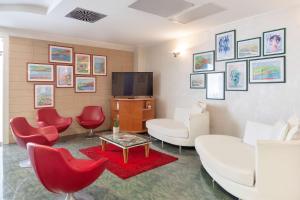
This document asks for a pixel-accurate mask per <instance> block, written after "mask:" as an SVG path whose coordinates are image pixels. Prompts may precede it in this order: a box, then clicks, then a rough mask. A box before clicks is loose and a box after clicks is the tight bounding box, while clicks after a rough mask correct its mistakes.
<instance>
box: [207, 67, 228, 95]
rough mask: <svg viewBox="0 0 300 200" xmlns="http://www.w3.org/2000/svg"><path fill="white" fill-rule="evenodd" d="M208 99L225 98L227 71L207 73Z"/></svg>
mask: <svg viewBox="0 0 300 200" xmlns="http://www.w3.org/2000/svg"><path fill="white" fill-rule="evenodd" d="M206 99H211V100H225V72H209V73H207V74H206Z"/></svg>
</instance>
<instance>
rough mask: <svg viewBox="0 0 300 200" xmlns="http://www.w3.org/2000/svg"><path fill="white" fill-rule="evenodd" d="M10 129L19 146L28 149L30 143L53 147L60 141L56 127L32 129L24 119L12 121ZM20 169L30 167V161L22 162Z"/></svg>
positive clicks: (17, 118) (18, 118)
mask: <svg viewBox="0 0 300 200" xmlns="http://www.w3.org/2000/svg"><path fill="white" fill-rule="evenodd" d="M10 127H11V130H12V133H13V136H14V138H15V140H16V142H17V144H18V145H19V146H20V147H22V148H25V149H26V144H27V143H29V142H33V143H37V144H43V145H47V146H52V145H54V143H55V142H56V141H57V139H58V132H57V130H56V128H55V127H54V126H48V127H43V128H34V127H32V126H31V125H30V124H29V123H28V122H27V120H26V119H25V118H24V117H16V118H13V119H11V120H10ZM19 165H20V167H30V166H31V165H30V161H29V159H27V160H25V161H21V162H20V164H19Z"/></svg>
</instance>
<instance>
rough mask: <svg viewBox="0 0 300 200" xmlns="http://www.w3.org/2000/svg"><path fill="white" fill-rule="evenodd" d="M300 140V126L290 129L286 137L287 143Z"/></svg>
mask: <svg viewBox="0 0 300 200" xmlns="http://www.w3.org/2000/svg"><path fill="white" fill-rule="evenodd" d="M299 139H300V129H299V126H294V127H292V128H291V129H290V131H289V132H288V134H287V136H286V141H290V140H299Z"/></svg>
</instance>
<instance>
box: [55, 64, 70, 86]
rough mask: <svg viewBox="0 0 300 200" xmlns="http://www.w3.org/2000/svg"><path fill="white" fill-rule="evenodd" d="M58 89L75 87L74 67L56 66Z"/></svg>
mask: <svg viewBox="0 0 300 200" xmlns="http://www.w3.org/2000/svg"><path fill="white" fill-rule="evenodd" d="M56 87H58V88H72V87H74V67H73V66H72V65H56Z"/></svg>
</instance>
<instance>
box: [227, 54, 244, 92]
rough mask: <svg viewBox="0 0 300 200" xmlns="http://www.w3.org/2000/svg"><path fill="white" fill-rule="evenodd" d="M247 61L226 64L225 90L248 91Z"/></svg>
mask: <svg viewBox="0 0 300 200" xmlns="http://www.w3.org/2000/svg"><path fill="white" fill-rule="evenodd" d="M247 63H248V62H247V61H246V60H244V61H235V62H227V63H226V90H227V91H247V90H248V66H247Z"/></svg>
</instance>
